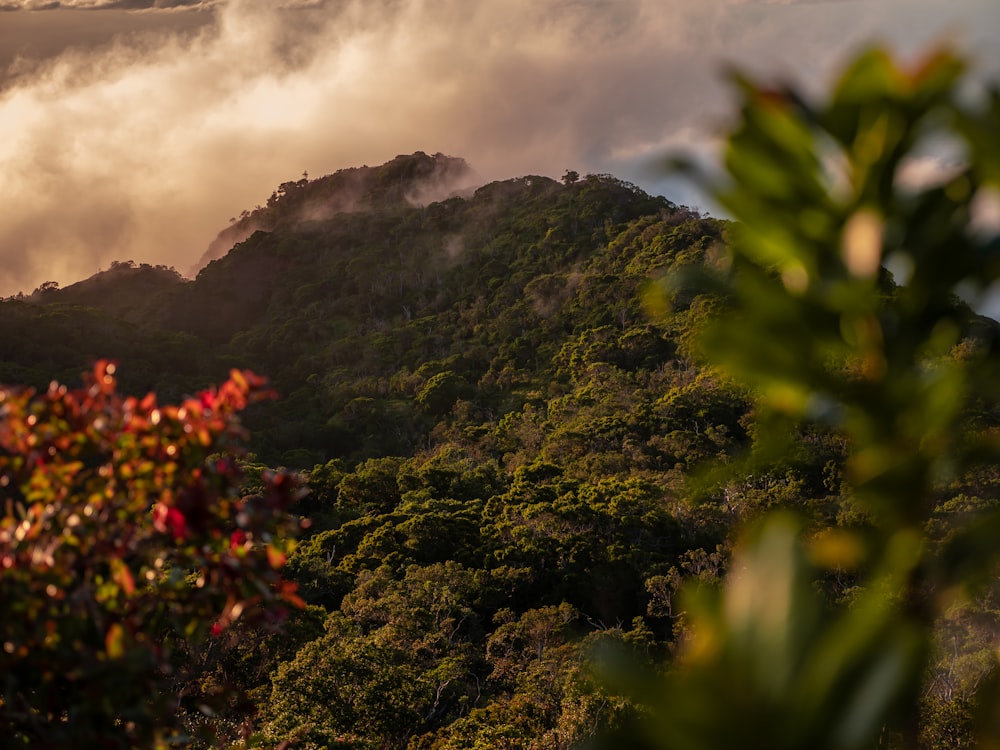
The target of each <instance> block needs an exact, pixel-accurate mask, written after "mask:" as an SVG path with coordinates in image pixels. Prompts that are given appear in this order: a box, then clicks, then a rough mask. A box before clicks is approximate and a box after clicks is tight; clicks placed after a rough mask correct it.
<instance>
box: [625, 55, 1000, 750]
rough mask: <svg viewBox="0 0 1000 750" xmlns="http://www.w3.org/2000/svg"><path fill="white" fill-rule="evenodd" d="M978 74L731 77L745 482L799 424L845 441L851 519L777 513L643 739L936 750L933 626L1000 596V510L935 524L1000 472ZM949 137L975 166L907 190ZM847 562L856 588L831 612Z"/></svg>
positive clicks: (959, 67) (711, 351) (996, 170)
mask: <svg viewBox="0 0 1000 750" xmlns="http://www.w3.org/2000/svg"><path fill="white" fill-rule="evenodd" d="M963 69H964V66H963V64H962V62H961V61H960V60H959V59H958V58H957V57H956V56H955V55H953V54H951V53H949V52H947V51H938V52H935V53H933V54H931V55H929V56H928V57H927V58H925V59H924V60H922V61H921V62H920V63H919V64H918V65H916V66H914V67H912V68H909V69H907V68H904V67H902V66H900V65H898V64H897V63H895V62H894V61H893V60H892V59H891V57H890V56H889V55H888V54H887V53H886V52H884V51H882V50H879V49H873V50H869V51H867V52H865V53H863V54H862V55H860V56H859V57H858V58H857V59H856V60H854V61H853V62H852V64H851V65H850V66H849V67H848V68H847V70H846V71H845V72H844V74H843V75H842V77H841V79H840V81H839V83H838V84H837V86H836V88H835V89H834V91H833V94H832V96H831V97H830V98H829V100H828V101H825V102H820V103H812V102H809V101H807V99H806V98H805V97H803V96H802V95H800V94H799V93H798V92H796V91H795V90H793V89H788V88H774V87H768V86H761V85H757V84H754V83H752V82H750V81H748V80H746V79H744V78H742V77H737V78H736V83H737V85H738V87H739V88H740V90H741V92H742V96H743V102H742V107H741V111H740V118H739V121H738V123H737V124H736V126H735V128H734V130H733V132H732V133H731V134H730V136H729V140H728V145H727V149H726V152H725V153H726V157H725V158H726V167H727V170H728V180H727V182H725V183H724V184H721V185H716V186H715V194H716V197H717V199H718V200H719V201H720V202H721V204H722V205H723V206H724V207H725V208H726V209H727V210H728V211H729V212H730V213H731V214H732V215H733V217H734V218H735V219H736V220H737V223H736V224H735V225H734V226H733V228H732V237H731V245H730V258H729V263H728V264H727V267H726V268H725V269H724V270H723V271H722V272H720V274H719V275H718V276H716V277H715V278H714V279H711V280H709V281H711V282H713V283H714V289H715V291H716V292H717V293H719V294H721V295H722V298H723V300H724V308H725V309H724V310H723V311H722V313H721V314H720V315H718V316H716V318H715V322H714V323H712V324H710V325H708V327H707V328H706V330H705V331H704V335H703V337H702V345H703V352H704V354H705V356H706V357H707V358H709V359H710V360H711V361H713V362H715V363H717V364H718V365H719V366H721V367H722V368H723V369H724V371H726V372H727V373H728V374H729V375H730V376H731V377H734V378H735V379H737V380H740V381H742V382H744V383H747V384H749V385H750V386H751V387H752V389H753V392H754V394H755V397H756V398H755V400H756V407H755V408H756V424H755V426H754V428H753V431H754V434H755V435H756V436H757V442H756V445H755V451H754V453H753V454H752V455H750V456H748V458H747V460H746V461H744V462H743V463H742V464H741V465H740V466H739V467H738V470H739V471H742V472H747V471H748V470H751V469H752V468H753V467H759V466H762V465H767V464H768V463H769V462H771V461H772V460H775V459H777V458H780V457H781V455H782V454H783V452H784V451H785V450H786V449H787V448H788V446H789V442H790V441H791V440H793V439H794V436H795V435H796V434H798V428H799V426H800V425H803V424H806V425H811V426H812V427H813V428H814V429H822V430H826V431H829V432H831V433H835V434H838V435H840V436H842V437H843V438H844V439H845V440H846V444H847V445H848V457H847V461H846V466H845V472H844V473H845V479H846V489H847V494H846V496H845V497H844V498H843V502H844V506H845V509H846V508H851V509H852V511H851V513H849V514H845V517H846V518H848V520H849V521H850V524H849V525H842V526H839V527H827V528H824V527H823V526H817V525H816V524H815V523H813V524H812V525H810V524H808V523H807V522H805V521H803V520H801V519H799V518H797V517H794V516H791V515H789V513H788V512H787V511H784V512H777V513H774V514H771V515H768V516H765V517H764V518H763V519H762V520H760V521H759V522H758V523H756V524H755V525H753V526H752V527H750V528H749V529H748V530H747V531H746V532H745V533H744V534H743V537H742V539H741V541H740V542H739V543H738V545H737V548H736V550H735V552H734V556H733V560H732V562H731V565H730V571H731V572H730V574H729V575H728V577H727V579H726V581H725V584H724V585H723V586H722V587H720V588H719V589H712V588H709V587H704V586H703V587H699V588H692V589H689V590H688V592H687V595H686V599H685V605H684V610H685V612H686V615H685V617H686V624H687V626H688V633H689V635H688V637H687V638H686V643H685V644H684V648H683V650H682V654H681V657H680V659H679V661H678V663H677V664H676V665H675V666H674V668H672V670H671V672H670V674H669V675H668V676H667V678H666V680H665V681H663V680H653V681H652V682H650V683H648V684H646V687H647V688H649V689H648V692H646V691H644V689H643V688H641V687H640V688H638V689H637V691H636V692H637V693H639V694H641V695H643V699H644V700H645V701H646V705H647V707H648V708H649V710H650V718H649V720H648V721H647V722H645V723H641V724H640V725H639V729H638V730H637V734H636V736H635V737H634V738H633V742H634V746H636V747H661V748H665V747H671V748H674V747H677V748H680V747H684V748H690V747H699V748H711V747H732V746H734V745H736V744H738V745H740V746H741V747H769V748H802V747H810V748H837V749H838V750H846V749H848V748H863V747H873V746H886V745H889V746H901V747H917V746H918V744H919V741H920V729H921V727H920V724H921V722H920V706H921V702H922V696H921V692H922V691H921V684H922V679H923V677H924V675H925V674H926V671H927V669H928V666H929V664H930V663H931V661H932V659H933V651H932V643H933V627H934V624H935V622H936V620H937V618H939V617H940V616H941V615H942V614H943V613H944V611H945V610H946V609H948V608H952V607H955V606H958V605H961V604H962V603H963V602H967V601H969V597H971V596H972V595H974V594H976V593H977V592H981V591H982V590H983V586H984V583H985V582H987V581H988V580H989V579H990V577H991V575H990V574H991V573H992V572H994V571H995V565H996V562H997V548H996V544H995V539H996V535H997V533H998V531H1000V510H998V509H997V506H996V504H994V503H989V504H985V503H984V504H982V505H981V506H980V507H978V508H974V509H971V510H970V511H969V512H968V513H966V514H964V515H963V516H962V517H961V518H960V519H958V520H956V521H955V524H956V526H955V527H954V528H953V529H952V531H951V532H950V534H949V535H948V536H947V538H945V539H943V540H940V541H937V540H934V539H932V538H931V537H930V535H929V534H928V524H929V522H930V521H931V519H932V516H933V515H934V512H935V508H936V507H937V506H938V505H939V503H940V502H941V500H942V499H946V497H947V488H948V485H949V483H950V482H953V481H954V480H955V479H956V478H959V477H963V476H966V475H967V474H968V473H969V472H970V471H971V470H972V469H974V468H976V467H979V466H983V465H984V464H985V465H989V464H990V463H992V462H996V460H997V458H998V442H997V435H998V431H1000V425H998V424H997V420H996V417H995V414H996V408H997V406H998V399H1000V391H998V389H997V383H998V382H1000V381H998V380H997V374H998V368H1000V350H998V348H997V346H996V342H997V340H998V338H997V334H998V327H997V325H996V323H995V322H991V321H988V320H985V319H982V318H978V317H977V316H976V315H975V314H973V313H972V311H971V310H970V308H969V307H968V306H967V305H966V304H965V303H963V302H962V301H960V300H959V298H958V296H957V295H958V294H962V295H963V297H964V298H965V299H966V300H972V301H975V300H977V299H981V295H982V294H983V293H984V292H985V290H987V289H989V288H990V286H991V285H992V284H994V283H995V282H996V281H997V279H998V277H1000V239H998V237H997V234H996V227H984V226H983V225H982V224H979V223H977V222H976V221H974V219H975V218H976V206H977V205H978V204H980V203H982V202H983V201H988V200H990V196H991V195H992V196H993V197H994V199H995V196H996V192H995V191H996V190H997V189H998V187H1000V150H998V148H997V143H996V139H995V133H996V132H997V128H998V126H1000V91H998V90H997V88H995V87H994V88H993V89H991V90H990V91H989V92H988V93H987V94H986V95H985V96H984V97H982V98H980V99H978V100H975V99H972V100H970V99H968V98H966V97H963V96H960V95H959V88H960V81H961V74H962V72H963ZM991 133H993V134H994V136H991V135H990V134H991ZM942 142H947V143H950V144H953V145H958V146H959V151H960V152H961V153H962V154H963V156H964V157H965V161H964V162H963V163H962V164H960V165H958V166H957V167H956V168H955V169H948V170H947V171H946V172H945V173H943V174H942V175H941V176H940V178H939V179H938V180H937V181H936V182H934V183H933V184H931V185H929V186H913V185H912V184H909V183H908V182H907V180H906V178H905V171H906V168H907V164H908V163H912V161H913V160H914V159H918V158H920V157H921V156H922V154H924V153H926V152H924V151H922V150H921V149H924V148H926V147H927V146H928V145H931V146H933V144H935V143H938V144H940V143H942ZM885 267H890V268H892V269H893V270H895V271H897V272H899V273H898V278H897V279H895V281H893V279H892V278H891V277H890V275H889V274H888V272H887V271H886V270H885ZM897 284H898V285H897ZM837 570H841V571H843V570H848V571H851V573H852V574H853V575H854V576H856V577H857V580H858V582H859V586H858V587H857V589H856V590H855V592H854V593H853V595H852V596H851V597H849V601H847V602H840V603H831V602H830V601H828V600H826V599H825V598H824V597H823V596H822V594H821V593H820V591H821V588H822V581H823V578H824V576H829V575H831V574H832V573H833V572H835V571H837ZM993 660H994V665H993V669H995V667H996V664H995V661H996V658H995V654H994V657H993ZM626 679H631V678H626ZM998 698H1000V693H998V691H997V687H996V684H995V683H994V684H992V685H987V686H985V687H981V688H980V690H979V695H978V696H977V701H976V703H977V704H978V705H979V706H980V708H981V709H984V713H983V717H981V718H982V719H984V721H983V723H981V725H980V731H981V736H980V739H979V741H980V746H983V747H997V746H998V744H1000V732H998V731H997V728H996V724H995V717H994V718H993V719H992V721H993V722H994V723H992V724H991V723H989V722H987V721H985V719H987V718H988V717H989V713H990V711H991V710H995V709H996V707H997V705H998ZM968 709H969V704H968V703H966V704H965V705H964V706H963V707H962V711H967V710H968ZM952 713H955V712H954V711H953V712H952ZM723 717H724V720H722V719H723ZM950 720H951V719H949V721H950ZM939 723H940V722H939ZM927 736H929V735H928V733H926V732H925V738H926V737H927ZM619 740H620V738H619Z"/></svg>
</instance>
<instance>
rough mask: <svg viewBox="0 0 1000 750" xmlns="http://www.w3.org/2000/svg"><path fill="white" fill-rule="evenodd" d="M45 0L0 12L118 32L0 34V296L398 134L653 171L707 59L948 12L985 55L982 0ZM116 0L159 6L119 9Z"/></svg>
mask: <svg viewBox="0 0 1000 750" xmlns="http://www.w3.org/2000/svg"><path fill="white" fill-rule="evenodd" d="M0 3H2V0H0ZM7 5H8V6H9V7H14V6H17V5H19V6H20V7H21V8H27V7H36V6H37V7H40V6H38V4H37V3H35V2H33V0H28V1H27V2H24V1H22V2H21V3H13V4H11V3H10V2H8V3H7ZM41 5H45V3H42V4H41ZM60 5H61V6H63V7H62V9H56V10H50V11H45V12H41V11H39V12H35V13H27V12H24V11H21V12H20V13H19V12H16V11H15V12H14V13H4V14H0V32H2V29H3V25H4V24H5V22H6V21H7V19H8V18H13V17H20V16H24V17H28V16H30V17H33V18H41V17H43V16H44V17H46V18H51V19H53V22H54V21H55V20H56V19H57V18H58V17H59V16H60V14H68V13H75V14H76V16H77V18H79V17H82V16H86V17H93V18H95V19H98V17H100V18H103V19H108V18H112V17H116V18H119V20H120V21H121V24H123V26H122V28H124V27H125V26H128V29H127V30H126V31H123V32H121V33H119V32H117V31H116V32H115V33H114V34H111V35H110V36H108V35H106V36H105V37H103V38H99V37H100V34H97V36H96V37H95V40H96V41H94V42H93V43H92V44H90V45H72V44H71V45H68V47H67V48H65V49H63V51H61V52H60V53H59V54H52V55H47V56H43V57H42V58H41V59H38V58H36V59H33V60H30V61H27V62H26V61H25V59H22V58H18V57H17V55H16V54H15V55H10V54H9V51H8V58H9V60H10V62H9V63H8V65H7V68H6V71H5V73H0V196H2V197H3V200H4V203H5V206H4V210H3V211H2V212H0V294H11V293H14V292H17V291H19V290H24V291H31V289H33V288H34V287H35V286H37V285H38V284H40V283H41V282H42V281H46V280H56V281H59V282H61V283H68V282H72V281H75V280H77V279H79V278H82V277H84V276H87V275H89V274H91V273H93V272H95V271H96V270H98V269H99V268H101V267H107V266H108V265H109V264H110V262H111V261H112V260H116V259H118V260H127V259H132V260H135V261H136V262H151V263H163V264H166V265H174V266H176V267H177V268H179V269H186V268H188V267H189V266H190V265H191V264H192V263H193V262H194V261H195V260H197V258H199V257H200V256H201V254H202V252H203V251H204V250H205V248H206V246H207V245H208V243H209V241H210V240H211V239H212V238H213V237H214V236H215V234H216V232H217V231H218V230H219V229H221V228H222V227H224V226H225V225H226V223H227V220H228V218H229V217H230V216H236V215H238V214H239V213H240V211H241V210H243V209H244V208H252V207H253V206H254V205H255V204H257V203H261V202H263V201H264V200H265V199H266V197H267V196H268V195H269V194H270V192H271V191H272V190H273V189H274V188H275V187H276V186H277V185H278V184H279V183H281V182H284V181H286V180H289V179H297V178H298V177H299V175H300V174H301V173H302V172H303V170H308V171H309V173H310V174H311V175H313V176H319V175H321V174H324V173H328V172H332V171H334V170H336V169H339V168H342V167H349V166H355V165H361V164H378V163H381V162H383V161H386V160H388V159H390V158H392V157H393V156H395V155H396V154H401V153H410V152H413V151H416V150H424V151H427V152H429V153H433V152H438V151H440V152H444V153H448V154H452V155H455V156H461V157H464V158H465V159H467V160H468V161H469V162H470V163H471V164H472V166H473V167H474V168H475V169H476V170H477V171H478V172H479V174H480V175H481V176H482V178H483V179H484V180H487V179H493V178H506V177H511V176H515V175H522V174H530V173H534V174H549V175H553V176H559V175H561V174H562V172H563V171H564V170H565V169H577V170H579V171H583V172H586V171H596V172H613V173H614V174H616V175H618V176H620V177H623V178H625V179H632V180H633V181H636V182H639V183H640V184H646V185H647V186H651V187H653V188H658V187H661V185H660V183H658V182H656V180H655V179H654V178H652V177H650V175H649V173H648V172H646V171H645V165H646V164H647V163H648V162H649V160H650V159H651V158H652V157H655V156H659V155H661V154H662V153H663V152H664V151H665V150H669V149H672V148H675V147H681V148H690V149H694V150H701V151H706V150H708V149H709V148H710V145H711V143H712V136H713V133H714V131H715V129H716V127H717V126H718V124H719V122H720V119H721V118H722V116H723V113H725V111H726V89H725V86H724V85H723V84H722V83H721V82H720V79H719V76H718V72H719V69H720V65H721V63H722V62H724V61H735V62H738V63H741V64H744V65H748V66H750V67H751V68H753V69H754V70H756V71H758V72H776V73H784V74H787V75H788V76H789V77H795V78H799V79H805V80H809V81H820V80H823V79H824V78H825V76H826V75H827V73H828V71H829V69H830V67H831V65H832V64H833V63H835V62H836V61H838V60H840V59H842V58H843V56H844V55H845V53H846V52H847V50H848V49H849V48H851V47H853V46H854V45H856V44H858V43H860V42H862V41H863V40H865V39H867V38H870V37H871V36H872V35H873V34H877V35H878V36H880V37H883V38H888V39H890V40H892V41H894V42H895V43H896V44H897V46H900V47H902V48H903V49H904V50H908V51H912V50H914V49H916V48H917V47H918V46H919V45H922V44H924V43H926V42H927V40H928V39H932V38H936V37H937V36H939V34H940V31H941V30H942V29H948V28H952V29H953V30H954V34H955V35H957V36H958V38H959V41H960V42H961V44H962V45H963V46H965V47H967V48H970V49H972V50H973V51H974V52H975V53H976V54H977V55H978V57H979V59H980V65H981V66H983V67H985V68H987V69H989V68H990V67H992V69H993V70H997V69H1000V65H998V64H997V63H998V58H997V52H996V51H995V50H997V49H1000V44H997V42H998V41H1000V39H998V37H1000V10H998V8H1000V6H998V5H997V4H995V3H994V1H993V0H985V1H980V0H965V1H964V2H962V1H960V0H956V1H955V2H953V3H950V4H948V7H947V8H942V7H941V6H942V5H944V4H941V3H934V2H926V3H921V2H920V0H905V1H900V2H894V1H892V0H867V1H865V0H859V1H855V2H850V1H847V0H844V1H838V2H826V3H817V2H809V3H805V2H799V3H790V4H789V3H772V2H730V1H729V0H675V2H669V3H667V2H662V0H483V1H482V2H476V3H470V2H468V1H467V0H435V2H429V1H427V0H368V1H367V2H359V1H356V0H340V1H339V2H333V1H332V0H330V1H328V2H322V1H317V0H311V1H307V0H299V1H297V2H288V3H284V4H278V3H274V2H270V1H267V0H231V1H230V2H225V3H210V2H183V0H166V1H165V0H64V2H62V3H60ZM168 6H169V7H172V8H173V9H172V10H171V11H169V12H168V10H166V9H167V8H168ZM209 6H214V8H210V7H209ZM68 7H75V8H76V9H77V10H66V8H68ZM82 8H90V9H94V10H93V12H86V13H85V12H84V11H83V10H80V9H82ZM99 8H103V10H101V11H100V12H97V9H99ZM123 8H141V9H145V10H144V12H141V13H129V14H124V13H122V12H121V9H123ZM194 9H201V10H202V11H204V12H201V13H195V12H194ZM206 9H207V10H206ZM862 11H863V12H862ZM114 14H119V15H118V16H114ZM140 16H142V17H149V18H153V17H156V18H157V19H159V20H157V21H156V22H155V23H154V22H153V21H149V23H148V24H140V25H139V26H141V28H140V27H139V26H137V25H136V24H137V22H136V20H135V19H136V18H137V17H140ZM166 16H174V17H177V18H178V19H181V20H177V21H176V23H174V22H171V23H170V24H165V23H163V22H162V19H163V18H165V17H166ZM182 17H183V18H182ZM195 18H196V20H194V21H192V20H191V19H195ZM126 21H127V23H126ZM35 23H36V26H39V25H40V24H39V23H38V22H37V21H36V22H35ZM93 23H94V24H98V23H105V21H99V20H95V21H94V22H93ZM157 24H158V25H157ZM154 26H155V28H154ZM80 28H81V29H82V28H83V27H80ZM116 28H117V27H116ZM2 40H3V36H2V33H0V43H2ZM2 52H3V50H0V53H2ZM3 59H4V58H3V56H2V54H0V61H2V60H3ZM664 187H666V188H667V189H668V190H673V189H674V188H675V186H671V185H666V186H664ZM667 195H668V197H671V198H672V199H674V200H678V202H688V201H687V200H686V198H687V197H688V195H685V194H684V193H683V191H681V192H680V194H676V193H672V192H667Z"/></svg>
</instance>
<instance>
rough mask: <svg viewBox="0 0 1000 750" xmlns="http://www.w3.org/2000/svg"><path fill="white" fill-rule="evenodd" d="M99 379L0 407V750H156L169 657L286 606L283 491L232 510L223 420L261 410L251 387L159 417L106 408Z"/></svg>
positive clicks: (239, 435) (253, 383)
mask: <svg viewBox="0 0 1000 750" xmlns="http://www.w3.org/2000/svg"><path fill="white" fill-rule="evenodd" d="M115 371H116V368H115V366H114V365H112V364H110V363H107V362H103V361H102V362H98V363H97V364H96V365H95V367H94V370H93V373H92V375H90V376H89V377H88V378H87V379H86V382H85V384H84V387H83V388H81V389H77V390H69V389H67V388H66V386H63V385H59V384H57V383H55V382H53V383H52V385H50V387H49V389H48V390H47V391H45V392H43V393H36V392H35V391H33V390H30V389H28V390H14V389H3V390H0V409H2V421H0V486H2V487H3V499H4V510H3V516H2V517H0V598H2V600H3V602H4V606H5V614H4V617H3V620H2V623H0V642H2V648H3V650H2V653H0V675H2V688H0V690H2V692H0V733H2V734H3V736H4V737H5V743H7V744H8V745H10V746H24V747H32V748H56V747H101V748H113V747H121V748H133V747H135V748H139V747H143V748H147V747H154V746H157V747H159V746H163V745H165V743H167V742H168V740H169V738H170V734H171V732H172V731H175V730H176V729H177V727H176V723H175V714H176V712H177V710H178V701H179V700H181V699H183V690H182V686H183V682H184V673H183V670H184V665H183V663H178V656H179V654H181V653H183V652H184V651H185V650H187V649H191V648H194V647H197V646H199V645H200V644H203V643H204V642H205V641H206V639H212V638H217V637H219V636H220V635H221V634H222V633H223V632H224V631H225V630H226V628H227V627H229V626H230V625H231V624H232V623H234V622H235V621H237V620H241V621H254V622H257V623H259V624H260V625H264V626H268V627H273V626H275V625H277V624H278V623H279V622H280V620H281V619H282V618H283V616H284V611H285V610H284V605H285V604H286V603H290V604H292V605H300V604H301V600H300V599H299V598H298V596H297V595H296V594H295V586H294V584H291V583H289V582H287V581H284V580H282V579H281V577H280V576H279V573H278V569H279V568H280V567H281V566H282V564H283V562H284V560H285V557H286V555H287V553H288V552H289V551H290V546H289V543H288V542H287V541H286V539H287V538H288V537H289V535H290V534H291V533H292V532H293V531H294V530H295V527H296V526H297V523H296V522H294V521H293V519H292V518H291V517H290V516H289V515H288V514H287V512H286V509H287V508H288V506H289V504H290V503H291V502H292V501H293V500H294V499H295V497H296V493H297V490H296V488H295V482H294V480H293V478H292V477H291V476H289V475H287V474H280V473H270V472H269V473H267V474H265V475H264V476H263V477H262V480H263V487H262V491H261V493H260V494H258V495H256V496H253V497H240V494H239V488H240V476H241V472H240V468H239V465H238V463H237V456H238V454H239V451H240V445H241V444H242V442H243V440H244V438H245V435H244V433H243V430H242V429H241V428H240V426H239V424H238V422H237V420H236V415H237V413H238V412H240V411H241V410H242V409H244V408H245V407H246V406H247V405H248V404H249V403H250V402H252V401H255V400H257V399H259V398H261V397H262V396H264V395H266V391H264V390H263V389H262V381H261V380H260V379H259V378H257V377H255V376H254V375H252V374H250V373H248V372H239V371H235V370H234V371H233V373H232V375H231V378H230V379H229V380H228V381H227V382H225V383H223V384H222V385H221V386H219V387H218V388H216V389H211V390H207V391H204V392H202V393H201V394H200V395H199V396H198V397H196V398H191V399H188V400H186V401H184V402H183V403H181V404H180V405H179V406H159V405H158V404H157V401H156V398H155V397H154V396H153V395H152V394H150V395H149V396H146V397H145V398H143V399H141V400H140V399H137V398H133V397H128V398H126V397H123V396H121V395H119V394H118V392H117V390H116V381H115V377H114V375H115ZM175 688H177V689H181V690H182V692H181V694H178V693H177V692H176V690H175ZM205 710H206V711H207V710H209V709H208V708H207V707H206V709H205Z"/></svg>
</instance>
